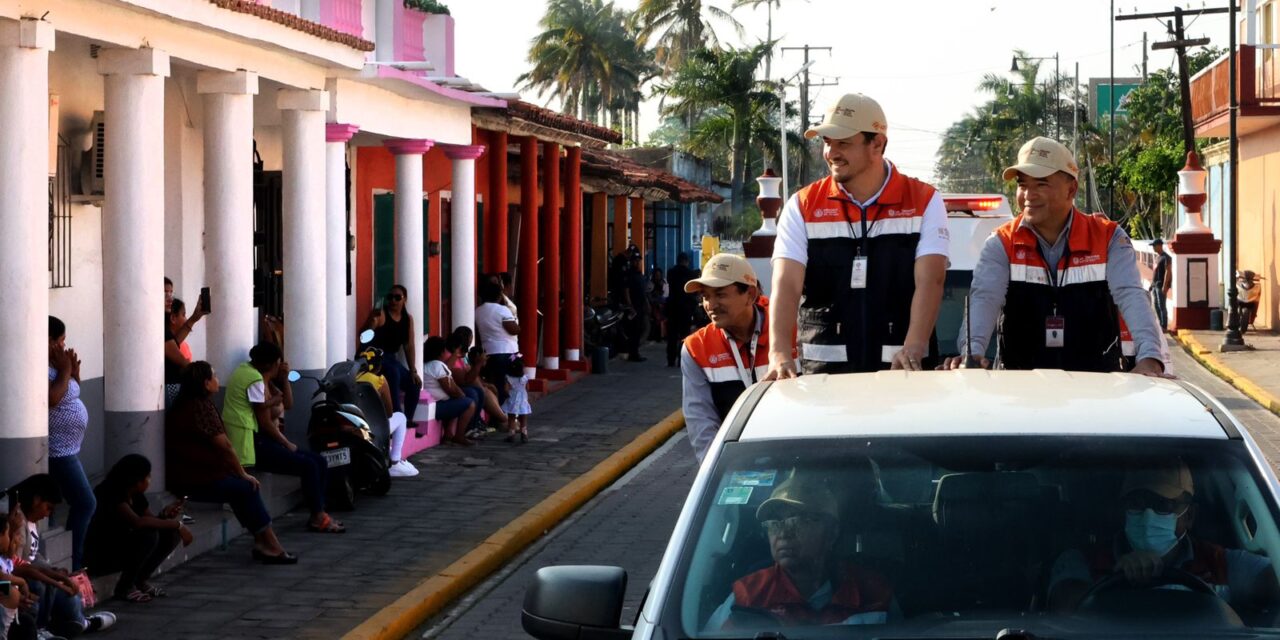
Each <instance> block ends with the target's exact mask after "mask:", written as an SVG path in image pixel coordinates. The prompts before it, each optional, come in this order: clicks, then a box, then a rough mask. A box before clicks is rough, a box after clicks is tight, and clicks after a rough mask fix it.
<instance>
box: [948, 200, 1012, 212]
mask: <svg viewBox="0 0 1280 640" xmlns="http://www.w3.org/2000/svg"><path fill="white" fill-rule="evenodd" d="M944 202H945V203H946V205H947V211H965V212H970V211H972V212H974V213H978V212H980V211H995V210H996V209H999V208H1000V198H946V199H944Z"/></svg>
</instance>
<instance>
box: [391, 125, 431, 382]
mask: <svg viewBox="0 0 1280 640" xmlns="http://www.w3.org/2000/svg"><path fill="white" fill-rule="evenodd" d="M432 144H433V143H432V142H431V141H430V140H388V141H387V142H386V146H387V148H388V149H390V150H391V153H393V154H395V156H396V280H398V281H399V283H400V284H401V285H404V288H405V289H408V290H409V299H408V300H407V301H405V310H406V311H408V312H409V314H410V315H411V316H413V335H411V336H409V339H410V340H412V341H413V344H414V345H415V347H416V348H415V349H414V350H413V352H414V356H415V362H410V363H408V365H409V368H410V369H412V370H413V371H417V372H419V373H421V372H422V339H423V328H424V327H425V326H426V324H425V323H426V316H425V314H424V310H425V309H426V304H425V303H426V295H427V291H426V289H425V287H424V286H423V279H424V272H425V269H424V258H425V256H426V251H425V249H424V248H423V236H424V234H425V233H426V227H425V226H424V225H423V217H422V206H423V200H422V154H424V153H426V152H427V150H428V149H430V148H431V146H432ZM386 293H387V292H386V291H377V292H375V294H376V295H385V294H386ZM438 293H439V292H438V291H433V292H432V294H433V295H436V294H438Z"/></svg>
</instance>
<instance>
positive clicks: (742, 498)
mask: <svg viewBox="0 0 1280 640" xmlns="http://www.w3.org/2000/svg"><path fill="white" fill-rule="evenodd" d="M753 489H754V487H725V488H724V489H722V490H721V491H720V499H719V500H717V501H716V504H719V505H726V504H747V503H748V502H751V491H752V490H753Z"/></svg>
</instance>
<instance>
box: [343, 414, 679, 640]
mask: <svg viewBox="0 0 1280 640" xmlns="http://www.w3.org/2000/svg"><path fill="white" fill-rule="evenodd" d="M683 428H684V414H682V413H681V412H680V411H676V412H674V413H672V414H671V415H669V416H667V417H666V418H663V420H662V421H661V422H659V423H658V424H655V425H653V426H652V427H649V429H648V430H647V431H645V432H644V433H642V434H640V435H639V436H637V437H636V439H635V440H632V441H631V442H630V443H629V444H627V446H625V447H623V448H621V449H619V450H618V451H615V452H614V453H613V454H612V455H610V456H609V457H608V458H605V459H604V460H603V461H601V462H600V464H597V465H596V466H595V467H594V468H592V469H591V470H590V471H588V472H586V473H584V474H582V475H580V476H578V477H577V478H574V479H573V480H572V481H570V482H569V484H566V485H565V486H563V487H561V488H560V490H559V491H556V492H555V493H553V494H551V495H550V496H547V498H546V499H545V500H543V501H542V502H539V503H538V504H536V505H534V506H533V507H532V508H530V509H529V510H528V511H525V512H524V513H523V514H522V515H520V516H519V517H517V518H516V519H514V520H512V521H511V522H508V523H507V524H506V526H504V527H502V528H501V529H499V530H497V531H496V532H494V533H493V535H491V536H489V537H488V538H487V539H485V541H484V542H481V543H480V544H479V545H477V546H476V547H475V548H474V549H472V550H471V551H469V552H467V554H466V555H464V556H462V557H461V558H458V559H457V560H455V561H454V563H453V564H451V565H449V566H447V567H445V568H444V569H441V570H440V572H439V573H437V574H435V575H432V576H428V577H427V578H426V579H424V580H423V581H421V582H419V583H418V586H416V587H414V588H413V589H412V590H410V591H409V593H406V594H404V595H403V596H400V598H398V599H397V600H396V601H395V602H393V603H391V604H390V605H388V606H386V607H384V608H383V609H382V610H381V611H379V612H377V613H375V614H374V615H373V617H371V618H369V619H368V620H365V621H364V622H362V623H360V624H359V625H358V626H357V627H356V628H354V629H352V630H351V631H348V632H347V633H346V635H344V636H342V637H343V639H344V640H400V639H401V638H404V637H406V636H407V635H409V633H410V632H412V631H413V630H414V629H415V628H417V627H418V625H421V624H422V623H423V622H426V621H427V619H428V618H430V617H431V616H433V615H435V614H437V613H439V612H440V611H441V610H442V609H444V608H445V607H446V606H448V605H449V603H450V602H452V601H453V600H455V599H457V598H458V597H459V596H461V595H462V594H463V593H465V592H466V591H467V590H468V589H470V588H471V587H474V586H475V585H477V584H479V583H480V581H481V580H483V579H485V577H487V576H488V575H489V574H491V573H493V572H494V571H496V570H497V569H498V568H499V567H501V566H502V565H503V564H504V563H505V562H507V561H508V560H510V559H511V558H513V557H515V556H516V555H517V554H518V553H520V552H521V551H522V550H524V548H525V547H527V546H529V544H531V543H532V542H533V541H534V540H537V539H538V538H539V537H541V536H542V535H543V534H545V533H546V532H547V531H550V530H551V528H552V527H554V526H555V525H556V524H558V523H559V522H560V521H562V520H564V519H565V518H567V517H568V516H569V514H571V513H573V512H574V511H577V510H578V508H579V507H581V506H582V505H584V504H586V502H587V501H588V500H590V499H591V498H592V497H594V496H595V495H596V494H597V493H600V491H602V490H604V488H605V487H608V486H609V485H610V484H612V483H613V482H614V481H615V480H617V479H618V478H620V477H622V475H623V474H624V473H626V472H627V471H628V470H630V469H631V468H632V467H634V466H635V465H636V464H638V463H639V462H640V461H641V460H643V459H644V458H645V457H646V456H648V455H649V454H650V453H653V451H654V450H655V449H657V448H658V447H659V446H661V445H662V443H664V442H666V441H667V440H668V439H670V438H671V436H673V435H675V434H676V432H677V431H679V430H680V429H683Z"/></svg>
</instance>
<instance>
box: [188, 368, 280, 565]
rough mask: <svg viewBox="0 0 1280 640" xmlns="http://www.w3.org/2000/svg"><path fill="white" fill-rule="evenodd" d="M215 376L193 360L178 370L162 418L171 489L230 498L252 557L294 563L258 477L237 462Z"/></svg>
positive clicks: (204, 498)
mask: <svg viewBox="0 0 1280 640" xmlns="http://www.w3.org/2000/svg"><path fill="white" fill-rule="evenodd" d="M217 391H218V377H217V376H216V375H215V374H214V371H213V367H212V366H210V365H209V363H208V362H204V361H203V360H197V361H196V362H193V363H191V365H190V366H188V367H187V368H186V369H183V371H182V387H181V389H180V390H179V391H178V399H177V400H175V401H174V403H173V408H172V409H170V410H169V414H168V416H167V417H166V419H165V442H164V444H165V462H166V465H165V466H166V468H167V471H168V475H167V477H166V480H167V484H168V487H169V490H170V491H172V492H173V493H175V494H177V495H182V496H188V497H190V498H191V499H192V500H195V501H197V502H215V503H219V504H221V503H224V502H225V503H228V504H230V505H231V511H232V512H233V513H235V516H236V520H238V521H239V522H240V525H241V526H243V527H244V528H246V529H248V530H249V532H250V533H252V534H253V557H254V558H255V559H256V560H258V561H260V562H263V563H265V564H294V563H296V562H297V561H298V558H297V556H295V555H293V554H290V553H288V552H286V551H285V550H284V547H282V546H280V540H279V539H277V538H276V533H275V531H274V530H272V528H271V515H270V514H269V513H268V512H267V506H266V505H265V504H263V502H262V495H261V494H260V493H259V491H258V490H259V486H258V479H257V478H254V477H253V476H251V475H249V472H248V471H245V469H244V467H243V466H241V465H240V459H239V458H238V457H237V456H236V451H235V448H234V447H233V446H232V445H231V440H230V439H228V437H227V430H226V427H225V426H224V425H223V422H222V417H221V416H220V415H219V414H218V409H217V407H215V406H214V405H213V394H214V393H217Z"/></svg>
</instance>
